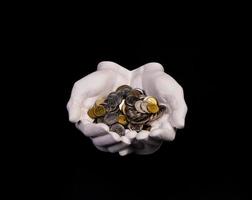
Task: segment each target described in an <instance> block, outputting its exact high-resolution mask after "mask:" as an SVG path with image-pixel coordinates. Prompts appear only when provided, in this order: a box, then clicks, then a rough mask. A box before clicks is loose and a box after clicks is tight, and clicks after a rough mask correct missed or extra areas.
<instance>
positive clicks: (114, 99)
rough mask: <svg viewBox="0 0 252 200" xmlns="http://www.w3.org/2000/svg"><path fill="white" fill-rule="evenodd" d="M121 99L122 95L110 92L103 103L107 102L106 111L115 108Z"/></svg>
mask: <svg viewBox="0 0 252 200" xmlns="http://www.w3.org/2000/svg"><path fill="white" fill-rule="evenodd" d="M121 101H122V97H120V96H118V95H117V94H116V93H115V92H111V93H110V94H109V95H108V97H107V99H106V100H105V103H106V104H107V106H106V108H107V109H108V112H110V111H113V110H115V109H116V108H117V107H118V106H119V104H120V103H121Z"/></svg>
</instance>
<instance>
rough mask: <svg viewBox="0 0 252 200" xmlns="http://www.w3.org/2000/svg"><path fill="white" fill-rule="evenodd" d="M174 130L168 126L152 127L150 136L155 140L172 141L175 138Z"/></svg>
mask: <svg viewBox="0 0 252 200" xmlns="http://www.w3.org/2000/svg"><path fill="white" fill-rule="evenodd" d="M175 135H176V133H175V130H174V129H168V128H161V129H154V130H153V131H151V132H150V137H151V138H153V139H156V140H166V141H172V140H174V139H175Z"/></svg>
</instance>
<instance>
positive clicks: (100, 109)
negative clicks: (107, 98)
mask: <svg viewBox="0 0 252 200" xmlns="http://www.w3.org/2000/svg"><path fill="white" fill-rule="evenodd" d="M94 114H95V116H97V117H101V116H104V115H105V114H106V109H105V108H104V106H103V105H98V106H95V108H94Z"/></svg>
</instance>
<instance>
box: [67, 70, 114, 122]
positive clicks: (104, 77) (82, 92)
mask: <svg viewBox="0 0 252 200" xmlns="http://www.w3.org/2000/svg"><path fill="white" fill-rule="evenodd" d="M111 77H113V72H112V71H108V72H107V73H104V72H103V71H95V72H93V73H91V74H89V75H87V76H85V77H84V78H82V79H80V80H79V81H77V82H76V83H75V84H74V86H73V89H72V92H71V97H70V100H69V102H68V103H67V110H68V112H69V120H70V121H71V122H77V121H79V120H80V116H81V106H82V104H83V100H84V99H87V98H90V97H94V96H97V95H104V94H107V93H108V92H109V91H110V89H111V88H112V87H113V84H114V82H113V81H111Z"/></svg>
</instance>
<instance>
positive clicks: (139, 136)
mask: <svg viewBox="0 0 252 200" xmlns="http://www.w3.org/2000/svg"><path fill="white" fill-rule="evenodd" d="M149 133H150V132H149V131H146V130H142V131H140V132H139V133H138V134H137V136H136V139H137V140H144V139H147V138H148V137H149Z"/></svg>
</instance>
